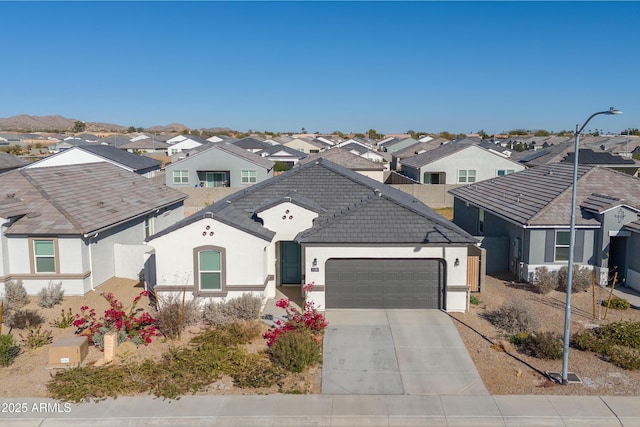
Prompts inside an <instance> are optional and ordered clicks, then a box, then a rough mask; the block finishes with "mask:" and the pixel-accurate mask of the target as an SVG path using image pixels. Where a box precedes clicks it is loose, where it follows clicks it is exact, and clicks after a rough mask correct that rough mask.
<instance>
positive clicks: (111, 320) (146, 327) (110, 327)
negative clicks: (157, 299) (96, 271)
mask: <svg viewBox="0 0 640 427" xmlns="http://www.w3.org/2000/svg"><path fill="white" fill-rule="evenodd" d="M100 295H102V296H103V297H104V299H106V300H107V301H108V302H109V308H108V309H107V310H105V312H104V315H103V316H102V317H100V318H98V317H97V315H96V310H95V309H93V308H92V309H89V307H87V306H82V307H80V311H81V312H80V313H78V314H76V316H75V320H74V321H73V326H75V327H76V328H78V329H77V330H76V334H83V335H87V336H88V337H89V340H90V341H91V342H92V343H93V344H94V345H95V346H96V347H97V348H99V349H100V350H104V335H105V334H107V333H109V332H117V334H118V343H123V342H125V341H132V342H134V343H135V344H138V345H139V344H145V345H146V344H149V343H150V342H151V338H152V337H154V336H160V335H161V334H160V332H159V331H158V328H157V326H156V320H155V319H154V318H153V317H151V316H150V315H149V313H146V312H145V311H144V310H143V309H142V308H137V305H138V302H140V299H141V298H142V297H146V296H148V295H149V292H148V291H143V292H140V294H139V295H138V296H136V297H135V298H134V299H133V303H132V305H131V308H129V310H128V311H125V310H124V306H123V304H122V303H121V302H120V301H118V300H117V299H116V297H115V296H114V295H113V294H112V293H107V294H105V293H102V294H100Z"/></svg>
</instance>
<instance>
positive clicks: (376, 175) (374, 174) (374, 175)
mask: <svg viewBox="0 0 640 427" xmlns="http://www.w3.org/2000/svg"><path fill="white" fill-rule="evenodd" d="M356 172H358V173H359V174H361V175H364V176H366V177H369V178H371V179H375V180H376V181H378V182H384V170H379V171H356Z"/></svg>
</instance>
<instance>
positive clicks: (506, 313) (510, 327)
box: [484, 300, 539, 334]
mask: <svg viewBox="0 0 640 427" xmlns="http://www.w3.org/2000/svg"><path fill="white" fill-rule="evenodd" d="M484 317H485V318H486V319H487V320H488V321H489V322H491V324H493V325H494V326H495V327H497V328H499V329H502V330H504V331H506V332H507V333H509V334H516V333H518V332H529V331H535V330H536V329H538V323H539V322H538V321H537V319H535V318H534V317H533V315H532V314H531V311H530V309H529V306H528V305H526V303H525V302H524V301H522V300H514V301H511V302H508V303H505V304H502V305H501V306H500V307H498V308H497V309H496V310H493V311H490V312H488V313H486V314H485V315H484Z"/></svg>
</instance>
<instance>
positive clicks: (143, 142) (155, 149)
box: [118, 138, 169, 154]
mask: <svg viewBox="0 0 640 427" xmlns="http://www.w3.org/2000/svg"><path fill="white" fill-rule="evenodd" d="M118 148H120V149H122V150H127V151H128V152H130V153H164V154H167V153H168V152H169V144H167V143H166V142H162V141H158V140H156V139H155V138H146V139H140V140H138V141H131V142H129V143H127V144H123V145H121V146H119V147H118Z"/></svg>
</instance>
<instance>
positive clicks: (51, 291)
mask: <svg viewBox="0 0 640 427" xmlns="http://www.w3.org/2000/svg"><path fill="white" fill-rule="evenodd" d="M63 297H64V289H62V282H58V283H53V282H49V285H48V286H47V287H45V288H42V289H40V292H38V305H39V306H40V307H43V308H51V307H53V306H54V305H56V304H60V303H61V302H62V298H63Z"/></svg>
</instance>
